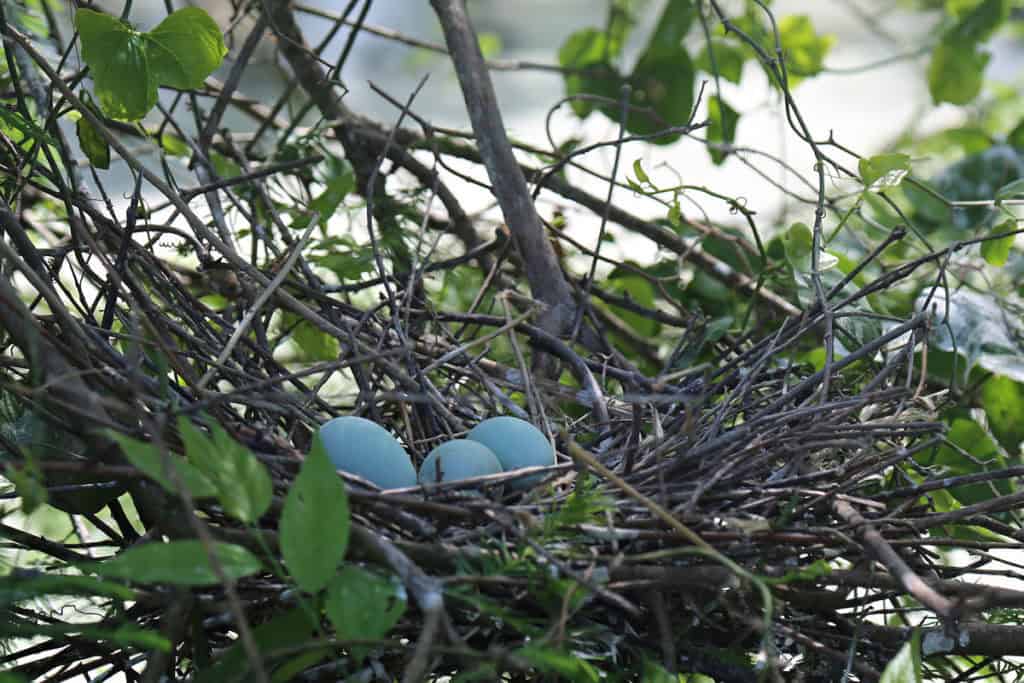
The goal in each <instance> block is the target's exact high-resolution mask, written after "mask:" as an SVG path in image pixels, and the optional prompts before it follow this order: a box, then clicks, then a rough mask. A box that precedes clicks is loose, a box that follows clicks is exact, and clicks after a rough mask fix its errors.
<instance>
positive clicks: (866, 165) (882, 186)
mask: <svg viewBox="0 0 1024 683" xmlns="http://www.w3.org/2000/svg"><path fill="white" fill-rule="evenodd" d="M857 170H858V171H859V172H860V179H861V181H863V183H864V185H865V187H867V188H868V189H869V190H871V191H872V192H881V191H882V190H887V189H889V188H891V187H896V186H897V185H899V184H900V183H901V182H903V179H904V178H905V177H906V176H907V174H908V173H910V157H909V156H907V155H906V154H876V155H875V156H873V157H868V158H867V159H861V160H860V161H858V162H857Z"/></svg>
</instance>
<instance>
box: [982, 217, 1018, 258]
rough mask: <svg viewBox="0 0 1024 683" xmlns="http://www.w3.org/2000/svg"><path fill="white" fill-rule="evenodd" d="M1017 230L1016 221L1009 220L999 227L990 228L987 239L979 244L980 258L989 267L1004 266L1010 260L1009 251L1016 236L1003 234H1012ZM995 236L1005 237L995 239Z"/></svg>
mask: <svg viewBox="0 0 1024 683" xmlns="http://www.w3.org/2000/svg"><path fill="white" fill-rule="evenodd" d="M1016 229H1017V221H1015V220H1014V219H1012V218H1010V219H1008V220H1005V221H1003V222H1002V223H1000V224H999V225H997V226H995V227H994V228H992V230H991V231H989V237H988V239H986V240H985V241H984V242H982V243H981V256H982V258H984V259H985V261H986V262H987V263H988V264H989V265H993V266H996V267H997V268H998V267H1000V266H1004V265H1006V262H1007V260H1009V258H1010V249H1012V248H1013V242H1014V239H1016V237H1017V236H1016V235H1013V234H1009V235H1006V234H1005V233H1012V232H1013V231H1015V230H1016ZM995 235H1005V236H1003V237H995Z"/></svg>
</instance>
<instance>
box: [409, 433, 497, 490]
mask: <svg viewBox="0 0 1024 683" xmlns="http://www.w3.org/2000/svg"><path fill="white" fill-rule="evenodd" d="M498 472H501V463H500V462H499V461H498V456H496V455H494V453H492V452H491V449H489V448H487V446H484V445H483V444H481V443H478V442H476V441H466V440H465V439H456V440H454V441H446V442H445V443H443V444H441V445H440V446H438V447H436V448H435V449H434V450H432V451H430V453H429V454H428V455H427V458H426V460H424V461H423V464H422V465H420V483H421V484H427V483H437V482H439V481H458V480H459V479H470V478H472V477H483V476H486V475H488V474H497V473H498Z"/></svg>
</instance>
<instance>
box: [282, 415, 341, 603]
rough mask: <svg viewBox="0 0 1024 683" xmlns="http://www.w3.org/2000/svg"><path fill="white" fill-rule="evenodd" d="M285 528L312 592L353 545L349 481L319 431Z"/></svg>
mask: <svg viewBox="0 0 1024 683" xmlns="http://www.w3.org/2000/svg"><path fill="white" fill-rule="evenodd" d="M279 530H280V533H281V554H282V555H283V556H284V560H285V563H286V564H287V565H288V571H289V572H291V575H292V577H293V578H294V579H295V583H297V584H298V585H299V587H300V588H301V589H303V590H304V591H307V592H309V593H315V592H317V591H319V590H320V589H321V588H323V587H324V586H326V585H327V582H328V581H330V579H331V577H332V576H333V575H334V571H335V569H337V567H338V563H339V562H341V559H342V558H343V557H344V556H345V550H346V549H347V548H348V533H349V513H348V496H347V495H346V493H345V485H344V484H343V483H342V482H341V478H340V477H338V473H337V472H336V471H335V470H334V465H332V464H331V461H330V460H329V459H328V458H327V451H325V450H324V446H323V444H322V443H321V442H320V436H319V435H317V436H316V437H314V439H313V448H312V450H310V452H309V455H308V456H306V459H305V460H304V461H303V463H302V469H301V470H300V471H299V476H297V477H296V478H295V481H294V482H292V487H291V489H290V490H289V491H288V497H287V498H285V501H284V510H283V511H282V513H281V522H280V525H279Z"/></svg>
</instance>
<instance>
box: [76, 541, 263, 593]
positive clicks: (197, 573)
mask: <svg viewBox="0 0 1024 683" xmlns="http://www.w3.org/2000/svg"><path fill="white" fill-rule="evenodd" d="M213 551H214V553H215V554H216V556H217V562H218V564H219V566H220V569H221V571H222V572H223V574H224V577H225V578H227V579H232V580H234V579H240V578H242V577H243V576H249V575H250V574H255V573H256V572H258V571H260V569H262V565H261V564H260V561H259V560H258V559H256V556H255V555H253V554H252V553H250V552H249V551H248V550H246V549H245V548H243V547H242V546H240V545H234V544H232V543H214V544H213ZM79 568H80V569H81V570H82V571H85V572H89V573H92V574H98V575H100V576H105V577H107V578H116V579H126V580H129V581H132V582H135V583H170V584H174V585H178V586H215V585H218V584H219V583H220V582H221V579H220V578H219V577H218V576H217V573H216V572H215V571H214V569H213V565H212V564H211V562H210V556H209V555H208V554H207V552H206V548H205V547H204V545H203V544H202V543H201V542H200V541H196V540H185V541H171V542H170V543H159V542H152V543H146V544H145V545H137V546H133V547H131V548H129V549H128V550H125V551H124V552H122V553H120V554H118V555H115V556H113V557H111V558H108V559H106V560H103V561H101V562H90V563H88V564H83V565H79Z"/></svg>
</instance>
